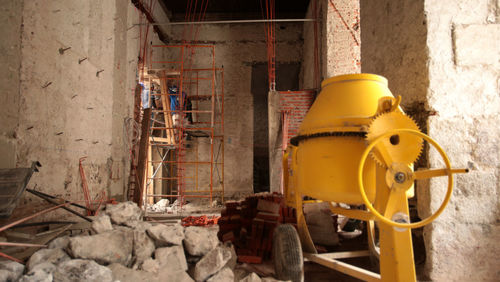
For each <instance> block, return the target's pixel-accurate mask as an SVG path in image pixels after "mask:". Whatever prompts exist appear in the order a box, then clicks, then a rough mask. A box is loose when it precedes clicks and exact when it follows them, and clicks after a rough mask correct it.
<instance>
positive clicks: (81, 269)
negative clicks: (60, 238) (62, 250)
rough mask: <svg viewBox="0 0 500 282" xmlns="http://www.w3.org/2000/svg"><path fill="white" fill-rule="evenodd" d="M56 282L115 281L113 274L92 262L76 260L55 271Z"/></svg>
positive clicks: (67, 262) (69, 261) (65, 263)
mask: <svg viewBox="0 0 500 282" xmlns="http://www.w3.org/2000/svg"><path fill="white" fill-rule="evenodd" d="M53 275H54V282H63V281H64V282H79V281H99V282H111V281H113V273H112V272H111V270H110V269H109V268H107V267H105V266H102V265H99V264H97V263H96V262H95V261H92V260H84V259H74V260H68V261H65V262H63V263H61V264H60V265H59V266H58V267H57V269H56V271H54V274H53Z"/></svg>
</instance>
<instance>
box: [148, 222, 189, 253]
mask: <svg viewBox="0 0 500 282" xmlns="http://www.w3.org/2000/svg"><path fill="white" fill-rule="evenodd" d="M147 232H148V235H149V236H151V238H153V240H154V241H155V244H156V247H167V246H170V245H181V244H182V240H184V227H182V225H180V224H175V225H164V224H157V225H155V226H152V227H150V228H148V230H147Z"/></svg>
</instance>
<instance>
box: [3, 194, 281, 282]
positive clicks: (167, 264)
mask: <svg viewBox="0 0 500 282" xmlns="http://www.w3.org/2000/svg"><path fill="white" fill-rule="evenodd" d="M217 232H218V226H212V227H198V226H190V227H183V226H182V225H180V224H178V223H175V224H169V225H167V224H162V223H151V222H145V221H143V220H142V211H141V209H139V208H138V207H137V205H136V204H134V203H132V202H126V203H120V204H117V205H107V206H106V209H105V211H104V212H102V213H101V214H100V215H99V216H98V217H96V218H95V219H94V221H93V222H92V229H91V232H90V234H91V235H79V236H75V237H69V236H63V237H59V238H57V239H55V240H53V241H52V242H51V243H50V244H49V245H48V247H47V248H44V249H40V250H39V251H37V252H36V253H34V254H33V255H32V256H31V258H30V259H29V260H28V261H27V263H26V266H24V265H23V264H20V263H17V262H14V261H8V260H4V261H0V281H103V282H104V281H122V282H126V281H230V282H232V281H247V282H249V281H252V282H253V281H275V280H273V279H262V280H261V279H260V278H259V276H258V275H256V274H255V273H250V274H248V273H245V275H246V276H243V277H242V276H241V274H236V275H235V272H238V271H235V266H236V264H237V262H236V253H235V251H234V248H233V246H232V244H231V243H230V242H227V243H226V244H223V243H221V242H220V241H219V239H218V238H217ZM247 274H248V275H247Z"/></svg>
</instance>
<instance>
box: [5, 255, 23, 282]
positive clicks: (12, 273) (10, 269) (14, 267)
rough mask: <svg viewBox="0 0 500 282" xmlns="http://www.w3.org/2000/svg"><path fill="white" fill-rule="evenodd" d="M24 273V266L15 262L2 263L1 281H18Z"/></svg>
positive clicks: (6, 261)
mask: <svg viewBox="0 0 500 282" xmlns="http://www.w3.org/2000/svg"><path fill="white" fill-rule="evenodd" d="M23 272H24V265H22V264H20V263H17V262H15V261H10V260H4V261H0V281H17V280H18V279H19V278H20V277H21V275H23Z"/></svg>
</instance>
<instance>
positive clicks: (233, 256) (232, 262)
mask: <svg viewBox="0 0 500 282" xmlns="http://www.w3.org/2000/svg"><path fill="white" fill-rule="evenodd" d="M222 246H223V248H225V249H226V250H227V251H229V253H230V254H231V257H230V258H229V260H228V261H227V263H226V267H229V268H230V269H233V270H234V268H235V267H236V264H237V261H238V255H236V251H235V250H234V246H233V244H232V243H231V242H225V243H224V244H223V245H222Z"/></svg>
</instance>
